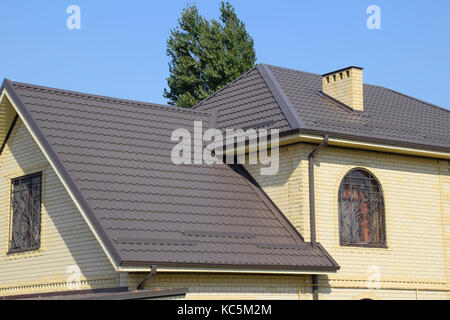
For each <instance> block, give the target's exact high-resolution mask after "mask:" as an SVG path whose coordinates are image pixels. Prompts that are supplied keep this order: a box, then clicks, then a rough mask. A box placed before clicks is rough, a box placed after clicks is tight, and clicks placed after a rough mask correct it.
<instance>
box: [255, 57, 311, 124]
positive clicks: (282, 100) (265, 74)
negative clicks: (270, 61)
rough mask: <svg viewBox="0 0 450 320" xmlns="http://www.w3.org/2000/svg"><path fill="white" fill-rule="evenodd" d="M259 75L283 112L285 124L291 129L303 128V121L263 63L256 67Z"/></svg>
mask: <svg viewBox="0 0 450 320" xmlns="http://www.w3.org/2000/svg"><path fill="white" fill-rule="evenodd" d="M256 68H257V69H258V71H259V73H260V74H261V76H262V78H263V79H264V82H265V83H266V85H267V87H268V88H269V90H270V92H271V93H272V95H273V97H274V98H275V101H276V102H277V104H278V106H279V107H280V109H281V112H283V115H284V116H285V118H286V120H287V122H288V123H289V125H290V126H291V128H292V129H300V128H305V124H304V122H303V120H302V119H301V118H300V116H299V114H298V112H297V111H296V110H295V108H294V106H293V105H292V103H291V101H290V100H289V98H288V97H287V95H286V94H285V92H284V90H283V89H282V88H281V86H280V84H279V83H278V81H277V80H276V78H275V76H274V75H273V74H272V71H270V69H269V66H268V65H266V64H263V63H260V64H258V65H257V66H256Z"/></svg>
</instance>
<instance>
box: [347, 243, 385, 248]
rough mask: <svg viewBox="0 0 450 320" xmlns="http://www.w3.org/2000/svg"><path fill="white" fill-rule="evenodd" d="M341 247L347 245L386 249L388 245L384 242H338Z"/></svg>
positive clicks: (349, 246) (348, 246)
mask: <svg viewBox="0 0 450 320" xmlns="http://www.w3.org/2000/svg"><path fill="white" fill-rule="evenodd" d="M339 245H340V246H341V247H347V248H352V247H353V248H369V249H388V246H387V245H386V244H363V243H361V244H357V243H352V244H347V243H340V244H339Z"/></svg>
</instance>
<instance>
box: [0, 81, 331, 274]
mask: <svg viewBox="0 0 450 320" xmlns="http://www.w3.org/2000/svg"><path fill="white" fill-rule="evenodd" d="M4 87H5V88H6V89H7V90H8V93H10V96H11V97H12V99H13V100H14V102H15V104H16V105H17V106H18V109H20V114H21V115H22V116H23V117H24V118H25V121H26V122H27V123H29V124H30V127H31V130H32V131H34V133H35V134H36V136H37V140H38V141H39V142H40V144H41V145H42V146H43V148H44V149H45V150H46V152H47V153H48V154H49V158H51V160H52V161H53V163H54V166H55V167H56V169H57V170H58V171H59V172H61V176H62V177H63V179H64V180H65V182H66V184H67V185H68V188H69V189H70V190H71V192H72V193H73V194H74V196H75V198H76V199H77V201H78V202H79V203H80V206H81V207H82V209H83V211H84V212H87V214H88V216H89V220H90V222H91V224H92V225H93V226H94V228H95V229H96V231H97V233H98V234H99V236H100V237H101V239H102V241H103V242H104V243H105V244H106V246H107V247H108V251H110V252H111V253H112V256H113V258H114V259H115V260H116V262H117V264H118V265H158V266H181V267H186V266H192V267H205V266H208V267H224V268H227V267H234V268H264V269H271V270H273V269H277V270H278V269H289V270H336V269H338V266H337V264H336V262H335V261H334V260H333V259H332V258H331V257H330V256H329V255H328V254H327V253H326V251H325V250H324V249H323V248H322V247H321V246H318V247H317V248H312V247H311V246H310V245H309V244H305V242H304V241H303V238H302V237H301V235H300V234H299V233H298V232H297V231H296V230H295V228H294V227H293V226H292V225H291V224H290V223H289V222H288V221H287V219H286V218H285V217H284V216H283V214H282V213H281V212H280V211H279V210H278V209H277V208H276V207H275V205H274V204H273V203H272V202H271V201H270V199H269V198H268V197H267V196H266V195H265V194H264V193H263V192H262V190H261V189H260V188H259V187H258V186H256V185H255V184H254V181H252V179H251V177H249V176H248V174H247V173H246V172H245V170H244V169H243V168H242V167H233V168H231V167H229V166H227V165H214V166H207V165H190V166H188V165H181V166H177V165H174V164H173V163H172V162H171V149H172V147H173V144H172V143H171V141H170V138H171V133H172V131H173V130H175V129H177V128H186V129H192V128H193V122H194V121H203V123H204V126H205V127H206V126H207V125H208V123H209V121H210V114H209V113H206V112H201V111H194V110H186V109H181V108H176V107H167V106H160V105H155V104H149V103H140V102H133V101H127V100H120V99H113V98H107V97H100V96H94V95H88V94H82V93H77V92H70V91H64V90H58V89H52V88H46V87H40V86H35V85H29V84H23V83H17V82H10V81H7V80H6V81H5V83H4ZM267 100H270V97H267ZM270 103H273V100H270ZM258 121H259V120H258ZM278 121H279V122H280V123H282V122H283V121H284V120H283V118H280V119H279V120H278Z"/></svg>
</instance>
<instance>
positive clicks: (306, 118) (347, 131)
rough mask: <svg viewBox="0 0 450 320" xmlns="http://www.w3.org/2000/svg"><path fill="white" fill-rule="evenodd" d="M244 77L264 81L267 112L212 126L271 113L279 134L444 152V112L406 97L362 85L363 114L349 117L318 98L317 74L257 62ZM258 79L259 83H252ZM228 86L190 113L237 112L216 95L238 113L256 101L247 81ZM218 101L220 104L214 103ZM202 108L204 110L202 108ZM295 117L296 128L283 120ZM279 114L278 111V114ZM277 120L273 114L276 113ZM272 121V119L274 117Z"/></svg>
mask: <svg viewBox="0 0 450 320" xmlns="http://www.w3.org/2000/svg"><path fill="white" fill-rule="evenodd" d="M249 74H254V75H255V76H254V78H253V79H252V81H253V82H258V81H259V82H262V81H263V80H264V81H265V83H266V91H264V90H263V89H262V88H259V89H258V90H260V91H261V92H263V91H264V96H265V97H266V99H267V100H270V95H269V94H268V93H267V92H270V93H271V96H272V98H273V99H274V100H275V101H276V103H272V104H270V107H271V109H270V111H265V112H264V113H262V112H261V111H260V109H259V107H257V108H254V109H253V112H251V111H247V112H246V113H245V114H243V113H240V114H239V116H240V117H239V122H237V121H236V122H234V123H230V122H229V121H225V120H224V119H222V118H220V117H219V118H218V121H219V122H218V126H220V127H225V126H230V127H231V128H234V127H239V126H240V125H241V124H245V126H246V127H247V126H249V125H251V124H252V123H253V119H252V118H251V117H250V116H247V114H249V115H252V116H253V117H255V115H258V119H259V121H260V122H264V121H268V120H270V119H271V118H270V116H267V117H266V115H271V114H276V113H277V112H276V110H275V109H278V110H280V111H281V114H284V116H285V120H286V123H288V125H286V124H283V122H282V121H281V120H277V122H276V123H274V125H273V127H275V125H278V128H279V129H280V132H287V131H289V130H300V131H302V132H308V133H327V134H330V135H333V136H337V137H349V138H354V139H358V140H364V141H380V142H389V143H392V144H398V145H407V146H420V147H423V148H426V149H432V150H443V151H450V111H449V110H446V109H443V108H440V107H437V106H434V105H431V104H429V103H426V102H423V101H420V100H418V99H415V98H412V97H408V96H406V95H403V94H401V93H398V92H395V91H392V90H390V89H387V88H383V87H379V86H374V85H369V84H364V113H362V114H361V113H354V112H352V111H350V110H349V109H348V108H346V107H345V106H342V105H341V104H338V103H336V102H333V101H332V100H330V99H328V98H326V97H325V96H323V95H322V94H321V90H322V81H321V75H318V74H313V73H307V72H302V71H297V70H292V69H286V68H281V67H276V66H269V65H264V64H260V65H258V66H257V67H255V68H254V69H252V70H251V71H250V72H249ZM258 75H259V80H258V79H256V78H257V76H258ZM245 77H246V76H244V77H243V78H242V81H241V82H242V84H241V85H239V84H240V83H241V82H238V81H236V82H234V83H232V84H231V85H229V86H227V87H225V88H223V89H222V90H221V91H220V92H218V93H216V94H215V95H213V96H211V97H210V98H209V99H207V100H206V101H207V102H208V103H207V104H205V102H202V103H200V104H198V105H197V106H196V110H204V109H212V108H215V107H218V108H219V114H221V113H222V114H225V113H227V112H228V111H225V110H226V109H229V108H230V109H231V108H232V113H233V114H238V113H239V108H237V107H235V106H234V105H232V106H231V107H229V106H227V105H226V103H225V101H224V102H222V100H223V98H222V96H224V95H225V93H226V96H227V99H228V100H233V99H236V98H235V97H238V98H239V100H240V101H241V102H242V103H241V104H242V106H241V108H242V109H249V108H251V106H253V105H254V104H255V103H256V104H258V103H257V100H256V99H255V98H254V97H255V96H256V97H259V94H257V93H256V94H255V92H253V91H251V90H247V91H245V93H243V90H244V88H247V83H246V81H244V79H245ZM219 102H220V103H219ZM206 105H207V108H206V107H205V106H206ZM286 110H287V111H288V112H291V113H293V114H296V115H297V116H298V117H299V118H300V121H298V122H297V124H295V123H294V124H292V121H290V122H289V117H290V115H289V114H288V113H287V112H286ZM279 114H280V113H279ZM278 117H279V115H278ZM277 119H278V118H277Z"/></svg>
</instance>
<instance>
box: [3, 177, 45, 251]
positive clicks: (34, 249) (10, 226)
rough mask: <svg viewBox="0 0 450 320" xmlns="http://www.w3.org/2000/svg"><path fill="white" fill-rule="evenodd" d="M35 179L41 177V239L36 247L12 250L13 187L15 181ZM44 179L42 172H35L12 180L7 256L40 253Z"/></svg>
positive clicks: (40, 228)
mask: <svg viewBox="0 0 450 320" xmlns="http://www.w3.org/2000/svg"><path fill="white" fill-rule="evenodd" d="M34 177H40V192H39V204H40V207H39V239H38V241H37V245H36V246H31V247H29V248H19V249H12V248H11V241H12V232H13V217H14V211H13V210H14V208H13V197H14V194H13V185H14V182H15V181H18V180H24V179H33V178H34ZM43 178H44V174H43V172H42V171H39V172H35V173H32V174H27V175H24V176H20V177H16V178H12V179H11V182H10V183H11V184H10V193H9V201H10V205H9V211H10V215H9V232H8V252H7V254H17V253H24V252H31V251H38V250H39V249H40V248H41V235H42V192H43Z"/></svg>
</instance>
